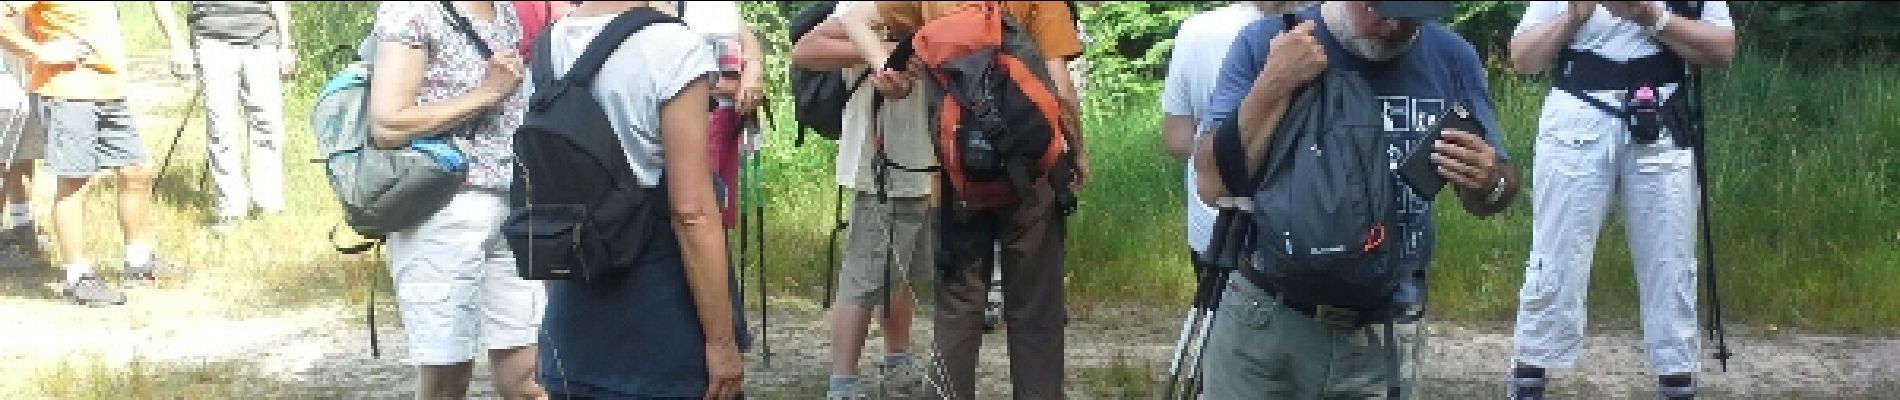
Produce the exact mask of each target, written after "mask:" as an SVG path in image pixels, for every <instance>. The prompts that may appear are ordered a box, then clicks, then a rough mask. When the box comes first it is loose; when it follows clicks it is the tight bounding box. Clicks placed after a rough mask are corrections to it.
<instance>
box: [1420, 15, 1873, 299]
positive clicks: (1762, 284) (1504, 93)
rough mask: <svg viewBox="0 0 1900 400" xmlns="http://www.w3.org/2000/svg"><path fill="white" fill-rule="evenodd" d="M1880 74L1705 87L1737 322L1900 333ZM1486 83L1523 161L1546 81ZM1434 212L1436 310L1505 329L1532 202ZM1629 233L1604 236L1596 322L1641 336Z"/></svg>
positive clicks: (1857, 70) (1766, 57) (1842, 66)
mask: <svg viewBox="0 0 1900 400" xmlns="http://www.w3.org/2000/svg"><path fill="white" fill-rule="evenodd" d="M1888 63H1890V60H1888V59H1885V58H1876V57H1871V56H1870V57H1867V58H1863V59H1857V60H1848V61H1844V62H1838V63H1829V64H1821V65H1813V64H1809V65H1797V63H1796V62H1795V61H1793V60H1786V59H1782V58H1780V57H1776V56H1774V55H1770V54H1762V53H1760V52H1753V51H1744V52H1742V54H1741V56H1740V57H1739V59H1738V60H1737V62H1736V64H1735V65H1733V66H1732V67H1730V68H1726V69H1719V70H1713V71H1711V73H1710V74H1709V75H1708V77H1707V78H1705V83H1707V84H1708V85H1709V86H1710V90H1709V94H1708V95H1707V96H1706V97H1705V98H1706V99H1707V101H1708V104H1709V114H1708V124H1709V132H1710V136H1711V141H1712V144H1711V147H1710V150H1709V158H1710V162H1709V174H1710V180H1711V185H1710V193H1711V194H1710V195H1711V199H1710V202H1711V207H1710V214H1711V219H1712V222H1713V223H1714V225H1713V235H1714V240H1715V243H1716V251H1717V254H1716V256H1717V261H1718V266H1719V267H1720V268H1721V269H1720V271H1718V272H1719V278H1720V283H1721V285H1722V287H1721V290H1722V300H1723V303H1724V310H1725V311H1726V315H1727V316H1728V320H1729V321H1730V322H1738V323H1746V324H1773V325H1782V326H1799V327H1806V328H1816V329H1829V330H1841V331H1869V330H1882V331H1886V330H1890V328H1891V327H1893V326H1896V325H1897V324H1900V296H1896V292H1895V291H1894V290H1893V289H1894V288H1895V287H1896V286H1895V285H1896V282H1900V269H1895V268H1894V267H1895V266H1897V265H1900V246H1896V244H1897V243H1900V226H1896V225H1894V224H1893V223H1892V221H1894V220H1895V219H1896V217H1900V207H1895V206H1894V204H1893V203H1892V202H1891V201H1890V200H1889V199H1890V198H1891V197H1892V196H1894V195H1895V194H1900V193H1896V191H1895V190H1896V187H1894V184H1893V183H1894V182H1897V181H1900V170H1896V169H1895V167H1894V164H1893V161H1892V160H1893V159H1895V157H1897V156H1900V150H1897V149H1896V147H1895V146H1900V143H1896V142H1900V140H1896V136H1900V102H1895V101H1894V100H1893V96H1894V94H1895V93H1896V89H1900V75H1895V74H1893V73H1891V72H1890V70H1883V69H1881V68H1879V67H1876V66H1878V65H1886V64H1888ZM1494 76H1496V74H1494ZM1493 82H1494V83H1493V88H1492V89H1493V91H1494V93H1495V95H1496V96H1497V98H1498V105H1499V108H1500V110H1499V114H1500V118H1501V119H1503V121H1502V123H1503V125H1504V127H1505V130H1506V132H1507V134H1506V136H1505V139H1506V142H1507V147H1508V148H1509V150H1510V151H1511V152H1512V154H1513V155H1515V156H1517V159H1518V160H1527V158H1528V157H1530V156H1532V153H1531V152H1530V143H1531V140H1532V138H1533V135H1534V132H1535V117H1536V115H1537V110H1538V107H1540V106H1541V99H1542V96H1543V95H1544V93H1545V89H1544V85H1545V83H1543V82H1542V81H1541V80H1533V79H1524V78H1518V77H1501V76H1496V78H1495V79H1494V80H1493ZM1524 168H1525V171H1528V170H1529V165H1528V164H1526V165H1525V166H1524ZM1532 184H1533V185H1534V184H1535V182H1532ZM1524 193H1525V194H1526V195H1528V194H1529V191H1526V192H1524ZM1440 205H1441V206H1444V207H1441V208H1440V209H1439V211H1438V216H1439V221H1440V224H1441V225H1440V228H1439V232H1440V233H1441V236H1440V240H1439V248H1438V256H1437V260H1435V261H1436V263H1437V267H1436V269H1435V270H1434V272H1433V274H1434V275H1433V278H1434V287H1433V295H1434V296H1435V300H1434V302H1435V303H1436V304H1435V306H1434V307H1435V311H1436V312H1438V313H1439V315H1442V316H1446V317H1449V318H1452V319H1460V320H1485V321H1510V320H1511V319H1512V318H1514V313H1515V309H1516V294H1517V288H1518V284H1519V283H1520V282H1522V279H1523V274H1522V271H1523V268H1522V266H1523V265H1524V260H1525V257H1526V254H1527V253H1528V251H1529V235H1530V210H1529V202H1528V198H1527V197H1520V198H1519V202H1518V203H1517V205H1516V206H1515V207H1514V208H1513V209H1512V210H1511V211H1510V212H1509V213H1507V214H1505V215H1503V216H1500V217H1497V218H1493V219H1491V220H1488V221H1487V220H1480V219H1477V218H1473V217H1470V216H1469V215H1467V214H1464V213H1463V212H1462V211H1461V210H1460V209H1459V208H1458V206H1457V205H1456V204H1454V203H1453V202H1450V201H1441V204H1440ZM1623 229H1624V228H1623V224H1622V221H1621V214H1620V213H1617V214H1612V215H1611V219H1610V221H1608V223H1606V224H1604V226H1603V227H1602V237H1601V239H1599V243H1598V246H1597V249H1596V250H1597V256H1596V263H1595V264H1596V265H1595V267H1594V268H1593V269H1592V277H1591V286H1592V292H1593V293H1592V294H1591V296H1590V303H1589V306H1588V307H1589V309H1590V310H1591V316H1592V318H1593V319H1596V320H1598V321H1602V322H1607V323H1613V324H1615V325H1617V326H1634V321H1635V318H1636V314H1637V306H1638V302H1637V297H1636V283H1635V279H1634V275H1635V274H1634V267H1633V266H1632V265H1631V263H1630V257H1629V253H1628V250H1627V249H1628V247H1627V241H1628V239H1627V236H1625V234H1624V231H1623ZM1698 257H1700V253H1698ZM1705 261H1706V260H1705ZM1703 278H1704V279H1706V278H1707V277H1706V275H1705V276H1703ZM1703 300H1704V301H1706V300H1707V298H1706V296H1705V297H1704V298H1703Z"/></svg>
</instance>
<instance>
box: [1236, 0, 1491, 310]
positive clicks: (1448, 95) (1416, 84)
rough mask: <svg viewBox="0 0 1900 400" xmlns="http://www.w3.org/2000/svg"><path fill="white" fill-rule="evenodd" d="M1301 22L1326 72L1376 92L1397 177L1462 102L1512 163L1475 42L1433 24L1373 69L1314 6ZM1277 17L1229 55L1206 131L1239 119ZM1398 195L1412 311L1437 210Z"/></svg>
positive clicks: (1403, 298) (1403, 297) (1406, 299)
mask: <svg viewBox="0 0 1900 400" xmlns="http://www.w3.org/2000/svg"><path fill="white" fill-rule="evenodd" d="M1298 15H1299V19H1300V21H1315V22H1316V25H1315V26H1314V28H1315V29H1313V36H1314V38H1315V39H1318V40H1319V42H1320V44H1321V45H1323V46H1325V47H1326V60H1327V62H1328V64H1327V68H1338V69H1345V70H1348V71H1357V72H1358V73H1359V75H1360V76H1361V77H1363V78H1365V80H1366V83H1367V84H1369V85H1371V86H1372V91H1373V93H1374V94H1376V95H1377V96H1378V98H1379V102H1380V108H1381V109H1383V110H1384V113H1385V116H1386V121H1385V128H1384V129H1385V132H1386V135H1387V137H1388V138H1389V141H1390V142H1391V143H1392V148H1391V149H1390V150H1389V151H1390V154H1391V155H1392V159H1393V160H1395V161H1394V163H1393V170H1394V172H1393V173H1394V174H1397V166H1398V165H1397V162H1396V160H1399V159H1401V158H1402V156H1403V155H1404V154H1407V153H1408V152H1410V151H1411V149H1412V148H1413V147H1416V146H1420V145H1426V143H1423V142H1424V138H1425V137H1426V133H1427V131H1428V130H1430V129H1431V127H1432V126H1434V125H1436V124H1437V121H1436V119H1437V118H1438V116H1440V115H1443V114H1444V113H1445V110H1447V109H1449V107H1450V104H1451V102H1454V101H1456V102H1463V103H1464V104H1465V105H1466V107H1467V108H1468V109H1470V110H1471V112H1472V113H1473V114H1475V115H1476V116H1477V119H1478V121H1479V122H1480V123H1481V124H1482V125H1483V126H1484V130H1485V132H1486V134H1485V135H1484V138H1485V141H1487V142H1489V143H1491V147H1492V148H1495V149H1496V150H1497V153H1498V157H1499V158H1500V159H1509V156H1507V155H1505V152H1504V147H1503V146H1502V145H1501V144H1500V143H1501V142H1500V141H1499V140H1498V138H1497V132H1498V130H1499V127H1498V123H1497V116H1496V113H1495V112H1494V108H1493V106H1492V104H1491V94H1490V89H1488V88H1487V84H1486V80H1485V72H1484V64H1483V63H1481V62H1479V60H1478V52H1477V50H1476V49H1474V48H1472V46H1471V43H1470V42H1466V41H1465V39H1464V38H1462V37H1459V36H1458V34H1456V33H1453V32H1452V31H1451V29H1448V28H1446V27H1445V26H1444V25H1440V24H1438V23H1435V22H1429V23H1422V24H1420V25H1419V28H1418V38H1417V39H1416V40H1414V41H1413V42H1412V47H1411V48H1410V50H1407V51H1406V52H1405V53H1404V54H1402V55H1399V56H1398V57H1397V58H1394V59H1392V60H1390V61H1386V62H1373V61H1368V60H1366V59H1364V58H1362V57H1359V56H1357V55H1354V54H1352V53H1351V52H1349V51H1348V50H1346V48H1345V47H1344V46H1342V45H1340V43H1339V41H1338V39H1336V38H1334V37H1333V34H1332V32H1331V31H1329V30H1327V29H1326V24H1325V22H1324V21H1322V20H1321V19H1320V17H1319V7H1318V6H1309V7H1307V8H1306V9H1304V10H1301V11H1300V12H1299V13H1298ZM1283 21H1284V20H1283V18H1281V17H1280V16H1277V15H1276V16H1269V17H1267V18H1265V19H1262V20H1259V21H1255V22H1254V23H1253V24H1251V25H1248V26H1247V27H1246V28H1245V29H1242V30H1241V31H1240V37H1238V38H1236V39H1235V40H1234V45H1233V47H1232V48H1230V49H1229V50H1228V52H1227V58H1226V60H1224V61H1223V64H1224V65H1222V66H1221V73H1220V78H1219V80H1218V81H1217V83H1215V84H1214V93H1213V94H1212V95H1211V97H1209V99H1208V104H1209V110H1210V112H1209V113H1208V115H1207V116H1206V117H1205V118H1204V119H1203V120H1202V121H1201V123H1202V125H1201V126H1219V125H1218V124H1217V122H1219V121H1221V120H1223V119H1225V118H1228V117H1230V116H1232V115H1235V114H1236V112H1235V109H1236V108H1238V107H1239V106H1240V103H1241V100H1242V99H1245V98H1246V97H1247V92H1248V91H1249V90H1250V89H1252V88H1253V83H1254V79H1255V78H1256V77H1258V76H1260V70H1261V68H1265V67H1266V62H1267V45H1268V43H1271V42H1272V40H1273V37H1274V36H1275V35H1277V34H1279V33H1280V32H1281V31H1283V30H1284V29H1283V28H1282V27H1283V26H1284V25H1285V23H1284V22H1283ZM1397 185H1399V186H1400V187H1399V188H1397V189H1395V190H1393V193H1396V194H1398V195H1399V199H1398V204H1397V205H1398V210H1399V220H1398V221H1397V225H1398V226H1397V229H1396V230H1395V232H1397V233H1398V236H1397V237H1398V238H1400V239H1401V240H1400V242H1399V247H1398V250H1399V253H1398V259H1399V263H1400V267H1401V268H1404V269H1405V270H1406V271H1408V272H1409V273H1408V274H1407V275H1408V276H1409V277H1410V278H1409V279H1406V281H1405V282H1404V283H1403V284H1402V285H1400V288H1399V295H1398V296H1399V301H1400V302H1403V303H1408V304H1415V303H1417V302H1418V301H1419V300H1420V296H1419V293H1420V290H1421V288H1422V287H1423V286H1424V285H1423V284H1424V277H1425V271H1426V268H1427V267H1429V266H1430V264H1431V255H1432V243H1433V235H1432V203H1431V201H1430V200H1429V199H1424V198H1420V197H1419V196H1418V195H1415V194H1412V191H1411V189H1408V188H1405V187H1404V185H1405V184H1404V183H1403V181H1400V182H1399V183H1397Z"/></svg>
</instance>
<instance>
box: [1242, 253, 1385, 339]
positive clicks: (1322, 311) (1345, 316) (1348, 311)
mask: <svg viewBox="0 0 1900 400" xmlns="http://www.w3.org/2000/svg"><path fill="white" fill-rule="evenodd" d="M1236 269H1237V270H1239V271H1240V276H1241V277H1244V278H1246V279H1247V282H1251V283H1253V285H1254V286H1255V287H1258V288H1260V291H1262V292H1266V294H1267V297H1272V298H1274V299H1276V300H1279V301H1280V304H1282V305H1285V306H1286V308H1290V309H1293V311H1298V312H1299V313H1300V314H1302V315H1305V316H1307V317H1310V318H1313V319H1314V320H1318V321H1320V322H1321V323H1324V324H1327V325H1331V326H1334V327H1340V328H1356V327H1362V326H1366V325H1369V324H1372V323H1377V322H1385V321H1388V320H1391V318H1387V317H1388V316H1390V315H1391V314H1392V313H1389V312H1387V311H1389V310H1378V309H1359V308H1351V307H1337V306H1328V305H1323V304H1311V303H1303V302H1299V301H1294V300H1292V299H1288V298H1286V296H1285V295H1284V292H1283V291H1281V290H1280V287H1279V286H1276V285H1274V284H1272V283H1271V282H1270V281H1268V280H1267V278H1266V277H1264V276H1261V275H1260V271H1258V270H1255V269H1253V268H1236Z"/></svg>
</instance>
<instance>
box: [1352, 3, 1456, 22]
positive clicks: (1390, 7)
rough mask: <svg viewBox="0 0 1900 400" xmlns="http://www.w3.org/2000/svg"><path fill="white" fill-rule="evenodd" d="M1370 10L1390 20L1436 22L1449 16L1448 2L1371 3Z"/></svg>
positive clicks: (1449, 7)
mask: <svg viewBox="0 0 1900 400" xmlns="http://www.w3.org/2000/svg"><path fill="white" fill-rule="evenodd" d="M1369 3H1372V4H1371V5H1372V10H1373V11H1378V12H1379V16H1382V17H1386V18H1392V19H1416V20H1432V21H1437V20H1438V19H1440V18H1444V17H1445V16H1446V15H1451V2H1449V1H1373V2H1369Z"/></svg>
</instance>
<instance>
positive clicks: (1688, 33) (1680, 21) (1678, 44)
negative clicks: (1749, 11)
mask: <svg viewBox="0 0 1900 400" xmlns="http://www.w3.org/2000/svg"><path fill="white" fill-rule="evenodd" d="M1654 10H1656V12H1657V13H1658V15H1659V17H1658V18H1669V19H1670V21H1669V24H1668V25H1666V26H1664V28H1663V30H1662V32H1660V33H1659V34H1657V35H1656V40H1657V41H1660V42H1662V43H1663V45H1664V46H1669V50H1671V51H1674V52H1675V53H1676V55H1678V56H1681V57H1682V59H1683V60H1685V61H1688V62H1689V63H1691V64H1696V65H1702V66H1723V65H1728V63H1729V62H1731V61H1735V30H1734V29H1730V28H1726V27H1722V26H1717V25H1715V24H1710V23H1707V22H1702V21H1698V20H1695V19H1690V18H1683V17H1679V16H1676V15H1675V14H1672V13H1669V12H1668V11H1666V10H1663V9H1661V8H1660V7H1656V8H1654ZM1652 25H1653V24H1652Z"/></svg>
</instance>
